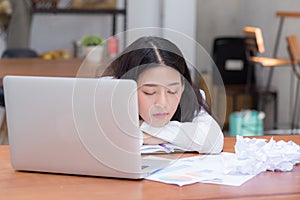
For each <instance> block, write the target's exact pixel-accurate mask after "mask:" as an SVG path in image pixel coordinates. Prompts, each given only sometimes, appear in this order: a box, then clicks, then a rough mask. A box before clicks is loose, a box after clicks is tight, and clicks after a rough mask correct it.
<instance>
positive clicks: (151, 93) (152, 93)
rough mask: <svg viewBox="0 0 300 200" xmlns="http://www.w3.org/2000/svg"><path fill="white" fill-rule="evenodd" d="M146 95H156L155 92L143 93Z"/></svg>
mask: <svg viewBox="0 0 300 200" xmlns="http://www.w3.org/2000/svg"><path fill="white" fill-rule="evenodd" d="M143 93H144V94H145V95H154V94H155V92H145V91H144V92H143Z"/></svg>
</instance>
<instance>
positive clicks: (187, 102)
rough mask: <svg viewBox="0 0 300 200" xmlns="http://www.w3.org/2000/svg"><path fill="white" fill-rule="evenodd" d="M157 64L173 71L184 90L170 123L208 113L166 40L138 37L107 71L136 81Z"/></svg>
mask: <svg viewBox="0 0 300 200" xmlns="http://www.w3.org/2000/svg"><path fill="white" fill-rule="evenodd" d="M161 65H164V66H168V67H171V68H173V69H175V70H177V71H178V72H179V73H180V74H181V76H182V81H183V83H184V87H185V89H184V91H183V93H182V97H181V99H180V103H179V105H178V108H177V110H176V112H175V114H174V116H173V117H172V119H171V120H177V121H181V122H187V121H192V119H193V118H194V117H195V115H197V114H198V112H199V111H200V110H201V109H202V108H204V109H205V110H206V111H207V112H209V113H210V110H209V107H208V105H207V103H206V102H205V100H204V99H203V97H202V95H201V94H200V91H199V89H198V88H196V87H195V85H193V83H192V79H191V75H190V71H189V69H188V66H187V63H186V61H185V59H184V57H183V55H182V53H181V51H180V50H179V48H178V47H177V46H176V45H175V44H173V43H172V42H170V41H169V40H166V39H163V38H160V37H152V36H147V37H141V38H139V39H137V40H136V41H134V42H133V43H132V44H131V45H129V46H128V47H127V48H126V49H125V50H124V51H123V53H121V54H120V56H119V57H117V58H116V59H115V60H114V61H113V62H112V63H111V64H110V65H109V67H108V68H109V69H110V70H112V74H113V75H114V77H115V78H118V79H133V80H137V79H138V77H139V75H140V74H141V73H142V72H143V71H145V70H146V69H149V68H151V67H157V66H161Z"/></svg>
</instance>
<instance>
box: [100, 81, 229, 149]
mask: <svg viewBox="0 0 300 200" xmlns="http://www.w3.org/2000/svg"><path fill="white" fill-rule="evenodd" d="M102 78H103V79H106V78H107V79H113V77H112V76H108V77H102ZM200 93H201V95H202V96H203V98H204V99H205V94H204V92H203V91H202V90H200ZM140 129H141V131H143V132H144V133H148V134H149V135H152V136H154V137H157V138H160V139H162V140H165V141H167V142H169V143H172V144H175V145H177V146H179V147H182V148H184V149H188V150H192V151H198V152H199V153H220V152H221V151H222V149H223V144H224V135H223V132H222V130H221V128H220V126H219V124H218V123H217V122H216V121H215V120H214V119H213V118H212V116H211V115H209V114H208V113H207V112H206V111H204V110H203V109H202V110H201V111H200V112H199V113H198V115H197V116H196V117H195V118H194V119H193V120H192V122H178V121H171V122H169V123H168V124H167V125H165V126H163V127H153V126H151V125H149V124H147V123H146V122H143V123H142V125H141V127H140Z"/></svg>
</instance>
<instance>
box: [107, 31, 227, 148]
mask: <svg viewBox="0 0 300 200" xmlns="http://www.w3.org/2000/svg"><path fill="white" fill-rule="evenodd" d="M106 72H108V74H110V75H112V76H113V77H115V78H118V79H133V80H135V81H136V82H137V85H138V102H139V115H140V119H141V131H142V132H143V134H144V137H143V138H144V140H143V143H144V144H161V143H172V144H175V145H177V146H179V147H182V148H185V149H188V150H193V151H198V152H199V153H219V152H220V151H221V150H222V148H223V139H224V137H223V133H222V131H221V128H220V127H219V125H218V123H217V122H216V121H215V120H214V119H213V118H212V117H211V115H210V114H209V108H208V106H207V104H206V102H205V100H204V93H203V92H202V91H200V90H199V89H197V88H196V87H194V86H193V84H192V79H191V75H190V71H189V69H188V67H187V64H186V61H185V59H184V57H183V55H182V53H181V51H180V50H179V49H178V47H177V46H176V45H175V44H173V43H172V42H170V41H168V40H166V39H163V38H159V37H150V36H148V37H142V38H139V39H138V40H136V41H135V42H133V43H132V44H131V45H130V46H128V47H127V48H126V49H125V50H124V51H123V53H121V54H120V56H119V57H117V58H116V59H115V60H114V61H113V62H112V63H111V64H110V65H109V67H108V68H107V70H106ZM106 74H107V73H106Z"/></svg>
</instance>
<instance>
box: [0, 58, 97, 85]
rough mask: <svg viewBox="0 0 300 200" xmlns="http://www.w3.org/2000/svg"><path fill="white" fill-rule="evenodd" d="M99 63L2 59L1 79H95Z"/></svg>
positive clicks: (66, 60) (72, 60)
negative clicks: (13, 77) (10, 77)
mask: <svg viewBox="0 0 300 200" xmlns="http://www.w3.org/2000/svg"><path fill="white" fill-rule="evenodd" d="M99 65H100V64H99V63H87V62H83V59H79V58H72V59H55V60H45V59H41V58H24V59H23V58H22V59H20V58H9V59H0V79H1V85H2V78H3V77H4V76H5V75H26V76H58V77H95V73H96V69H97V68H98V67H99Z"/></svg>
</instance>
